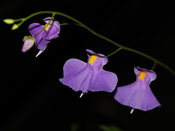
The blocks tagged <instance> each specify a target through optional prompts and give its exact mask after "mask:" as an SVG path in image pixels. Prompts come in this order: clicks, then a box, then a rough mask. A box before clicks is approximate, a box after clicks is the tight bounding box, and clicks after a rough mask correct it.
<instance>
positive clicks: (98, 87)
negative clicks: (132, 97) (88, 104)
mask: <svg viewBox="0 0 175 131" xmlns="http://www.w3.org/2000/svg"><path fill="white" fill-rule="evenodd" d="M117 82H118V78H117V75H116V74H114V73H112V72H109V71H105V70H103V69H101V70H99V71H98V72H94V73H93V76H92V79H91V82H90V85H89V88H88V90H90V91H107V92H112V91H113V90H114V89H115V87H116V86H117Z"/></svg>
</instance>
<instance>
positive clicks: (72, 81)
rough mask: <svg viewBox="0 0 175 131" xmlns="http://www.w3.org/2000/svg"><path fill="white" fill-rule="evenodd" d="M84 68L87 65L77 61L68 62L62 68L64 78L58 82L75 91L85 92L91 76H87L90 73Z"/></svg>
mask: <svg viewBox="0 0 175 131" xmlns="http://www.w3.org/2000/svg"><path fill="white" fill-rule="evenodd" d="M86 67H87V64H86V63H85V62H83V61H80V60H78V59H70V60H68V61H67V62H66V63H65V65H64V67H63V73H64V78H62V79H59V80H60V82H62V83H63V84H64V85H67V86H69V87H70V88H72V89H73V90H75V91H79V90H81V91H82V92H86V91H87V88H88V85H89V81H90V76H91V75H89V73H90V71H89V70H88V68H86Z"/></svg>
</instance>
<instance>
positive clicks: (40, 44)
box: [28, 17, 60, 56]
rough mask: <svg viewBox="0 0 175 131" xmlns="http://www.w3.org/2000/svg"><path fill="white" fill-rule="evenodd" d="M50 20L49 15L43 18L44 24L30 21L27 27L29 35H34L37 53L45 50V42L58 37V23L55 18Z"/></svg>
mask: <svg viewBox="0 0 175 131" xmlns="http://www.w3.org/2000/svg"><path fill="white" fill-rule="evenodd" d="M50 20H51V17H47V18H45V19H44V22H45V23H46V24H45V25H41V24H39V23H32V24H30V25H29V27H28V29H29V31H30V33H31V35H32V36H33V37H35V44H36V47H37V48H38V49H39V50H40V52H39V54H40V53H42V52H43V51H44V50H45V48H46V47H47V44H48V43H49V42H50V41H51V40H53V39H55V38H57V37H59V35H58V34H59V33H60V23H59V22H58V21H55V20H51V21H50ZM49 21H50V23H49ZM39 54H38V55H39ZM38 55H37V56H38Z"/></svg>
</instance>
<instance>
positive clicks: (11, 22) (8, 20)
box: [3, 19, 15, 25]
mask: <svg viewBox="0 0 175 131" xmlns="http://www.w3.org/2000/svg"><path fill="white" fill-rule="evenodd" d="M3 21H4V23H6V24H9V25H10V24H13V23H14V22H15V21H14V20H13V19H4V20H3Z"/></svg>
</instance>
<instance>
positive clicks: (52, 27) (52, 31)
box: [44, 17, 61, 39]
mask: <svg viewBox="0 0 175 131" xmlns="http://www.w3.org/2000/svg"><path fill="white" fill-rule="evenodd" d="M50 19H51V17H47V18H45V19H44V22H45V23H46V24H48V23H49V21H50ZM47 26H48V29H47V30H45V31H46V32H47V35H46V36H45V38H46V39H54V38H55V35H57V37H58V34H59V33H60V27H61V26H60V23H59V22H58V21H55V20H52V21H51V22H50V24H49V25H47Z"/></svg>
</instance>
